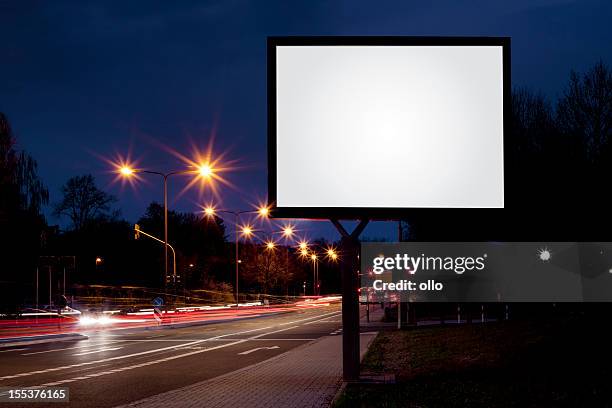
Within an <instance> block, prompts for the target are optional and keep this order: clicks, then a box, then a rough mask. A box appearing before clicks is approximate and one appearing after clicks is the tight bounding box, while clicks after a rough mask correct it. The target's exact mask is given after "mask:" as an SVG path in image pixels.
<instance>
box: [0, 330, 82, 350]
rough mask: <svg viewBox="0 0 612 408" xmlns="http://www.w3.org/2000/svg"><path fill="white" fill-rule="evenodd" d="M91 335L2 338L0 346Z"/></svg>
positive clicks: (73, 338)
mask: <svg viewBox="0 0 612 408" xmlns="http://www.w3.org/2000/svg"><path fill="white" fill-rule="evenodd" d="M88 338H89V337H88V336H86V335H84V334H80V333H66V334H46V335H44V336H28V337H10V338H7V339H0V347H3V348H4V347H13V346H26V345H30V344H40V343H51V342H54V341H58V340H59V341H65V340H86V339H88Z"/></svg>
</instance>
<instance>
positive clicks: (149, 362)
mask: <svg viewBox="0 0 612 408" xmlns="http://www.w3.org/2000/svg"><path fill="white" fill-rule="evenodd" d="M297 327H299V326H292V327H287V328H284V329H280V330H275V331H272V332H268V333H262V334H259V335H257V336H253V338H255V339H256V338H259V337H262V336H266V335H268V334H273V333H279V332H282V331H286V330H291V329H295V328H297ZM249 340H251V338H248V339H244V340H238V341H235V342H233V343H228V344H221V345H219V346H215V347H209V348H205V349H202V350H196V351H192V352H189V353H185V354H179V355H176V356H170V357H165V358H161V359H158V360H152V361H146V362H144V363H141V364H135V365H131V366H126V367H119V368H115V369H114V370H108V371H101V372H97V373H93V374H89V375H85V376H81V377H75V378H67V379H65V380H59V381H55V382H50V383H46V384H41V385H39V386H38V387H53V386H56V385H61V384H67V383H71V382H75V381H79V380H86V379H89V378H95V377H102V376H105V375H110V374H115V373H119V372H122V371H128V370H134V369H136V368H142V367H147V366H150V365H153V364H159V363H164V362H167V361H172V360H176V359H178V358H183V357H189V356H193V355H195V354H200V353H206V352H207V351H212V350H218V349H221V348H225V347H229V346H233V345H235V344H241V343H244V342H247V341H249Z"/></svg>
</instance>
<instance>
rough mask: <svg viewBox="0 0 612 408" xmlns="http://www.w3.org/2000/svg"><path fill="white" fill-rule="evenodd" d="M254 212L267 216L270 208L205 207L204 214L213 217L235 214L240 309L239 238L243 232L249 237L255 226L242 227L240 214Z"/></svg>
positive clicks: (244, 235) (243, 234)
mask: <svg viewBox="0 0 612 408" xmlns="http://www.w3.org/2000/svg"><path fill="white" fill-rule="evenodd" d="M254 212H255V213H257V214H259V215H260V216H262V217H266V216H267V215H268V212H269V208H268V207H266V206H260V207H259V208H258V209H257V210H255V211H252V210H247V211H230V210H217V209H215V207H213V206H212V205H208V206H206V207H205V208H204V215H206V216H207V217H213V216H215V215H217V214H219V213H225V214H231V215H233V216H234V226H235V232H234V241H235V248H236V250H235V252H236V310H238V294H239V292H238V276H239V266H238V265H239V264H240V260H239V259H238V239H239V237H240V235H241V234H242V236H243V237H245V238H249V237H250V236H251V235H253V227H252V226H251V225H248V224H247V225H244V226H242V227H241V226H240V225H239V224H238V223H239V220H240V215H242V214H248V213H254Z"/></svg>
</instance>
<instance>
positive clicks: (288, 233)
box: [283, 225, 294, 238]
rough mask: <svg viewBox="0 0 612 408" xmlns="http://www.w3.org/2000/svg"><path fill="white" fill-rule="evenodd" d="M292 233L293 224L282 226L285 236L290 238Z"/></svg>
mask: <svg viewBox="0 0 612 408" xmlns="http://www.w3.org/2000/svg"><path fill="white" fill-rule="evenodd" d="M293 233H294V229H293V225H285V226H284V227H283V236H284V237H285V238H291V237H292V236H293Z"/></svg>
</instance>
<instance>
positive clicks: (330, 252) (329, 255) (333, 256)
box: [327, 247, 338, 261]
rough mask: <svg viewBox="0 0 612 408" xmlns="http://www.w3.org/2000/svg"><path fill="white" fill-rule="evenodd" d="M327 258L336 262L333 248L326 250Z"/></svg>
mask: <svg viewBox="0 0 612 408" xmlns="http://www.w3.org/2000/svg"><path fill="white" fill-rule="evenodd" d="M327 258H328V259H331V260H332V261H336V260H338V253H337V252H336V250H335V249H334V248H333V247H330V248H327Z"/></svg>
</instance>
